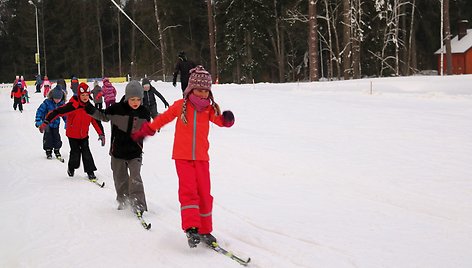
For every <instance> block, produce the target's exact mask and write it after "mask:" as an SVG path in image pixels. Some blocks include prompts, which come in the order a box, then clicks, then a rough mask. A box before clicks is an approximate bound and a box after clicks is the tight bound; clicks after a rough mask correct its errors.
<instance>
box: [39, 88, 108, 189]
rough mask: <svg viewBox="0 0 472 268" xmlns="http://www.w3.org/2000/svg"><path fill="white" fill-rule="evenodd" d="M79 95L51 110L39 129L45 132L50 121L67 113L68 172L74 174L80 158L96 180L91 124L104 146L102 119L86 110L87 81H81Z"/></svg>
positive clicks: (88, 172)
mask: <svg viewBox="0 0 472 268" xmlns="http://www.w3.org/2000/svg"><path fill="white" fill-rule="evenodd" d="M77 94H78V95H77V96H72V98H70V100H69V102H68V103H67V104H65V105H63V106H61V107H59V108H56V109H54V110H53V111H51V112H49V113H48V115H47V116H46V118H45V119H44V120H43V124H41V126H39V131H41V132H44V130H45V128H46V127H47V126H48V125H49V123H50V122H52V121H54V119H56V118H57V117H58V116H63V115H67V124H66V136H67V138H69V145H70V155H69V163H68V169H67V174H68V175H69V176H70V177H72V176H74V171H75V169H77V168H79V166H80V158H81V157H82V162H83V164H84V171H85V172H86V173H87V175H88V178H89V180H91V181H96V176H95V174H94V171H95V170H97V168H96V167H95V163H94V161H93V157H92V152H90V147H89V136H88V132H89V126H90V124H92V125H93V127H94V128H95V130H96V131H97V134H98V137H99V138H98V139H99V140H100V141H101V143H102V146H105V135H104V132H103V127H102V124H101V123H100V121H96V120H95V119H93V118H92V117H91V116H90V115H88V114H87V112H85V109H84V107H85V105H86V104H87V103H89V97H90V88H89V86H88V85H87V84H86V83H80V84H79V86H78V88H77Z"/></svg>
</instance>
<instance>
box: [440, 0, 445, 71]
mask: <svg viewBox="0 0 472 268" xmlns="http://www.w3.org/2000/svg"><path fill="white" fill-rule="evenodd" d="M440 3H441V64H440V65H441V72H440V73H441V76H443V75H444V36H443V33H444V3H443V0H440Z"/></svg>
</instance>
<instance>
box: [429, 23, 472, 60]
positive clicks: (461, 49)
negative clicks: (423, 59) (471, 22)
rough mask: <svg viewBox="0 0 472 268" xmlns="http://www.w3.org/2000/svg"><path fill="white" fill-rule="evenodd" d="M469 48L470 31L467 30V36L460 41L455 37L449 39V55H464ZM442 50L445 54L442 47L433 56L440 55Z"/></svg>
mask: <svg viewBox="0 0 472 268" xmlns="http://www.w3.org/2000/svg"><path fill="white" fill-rule="evenodd" d="M470 48H472V29H467V34H466V35H465V36H464V37H462V39H461V40H459V38H458V36H457V35H456V36H454V38H452V39H451V53H465V52H466V51H467V50H469V49H470ZM442 49H444V50H443V53H446V46H443V47H442V48H440V49H438V50H437V51H436V52H434V54H441V50H442Z"/></svg>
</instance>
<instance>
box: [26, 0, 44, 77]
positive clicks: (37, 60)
mask: <svg viewBox="0 0 472 268" xmlns="http://www.w3.org/2000/svg"><path fill="white" fill-rule="evenodd" d="M28 3H30V4H31V5H33V6H34V9H35V13H36V55H35V57H34V59H35V61H36V63H37V64H38V75H39V76H41V58H40V56H39V26H38V7H37V6H36V4H35V3H33V1H31V0H30V1H28Z"/></svg>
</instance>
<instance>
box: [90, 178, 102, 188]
mask: <svg viewBox="0 0 472 268" xmlns="http://www.w3.org/2000/svg"><path fill="white" fill-rule="evenodd" d="M85 179H86V180H88V181H89V182H91V183H94V184H96V185H97V186H98V187H100V188H103V187H104V186H105V182H101V183H100V182H98V181H97V179H92V180H89V179H88V178H85Z"/></svg>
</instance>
